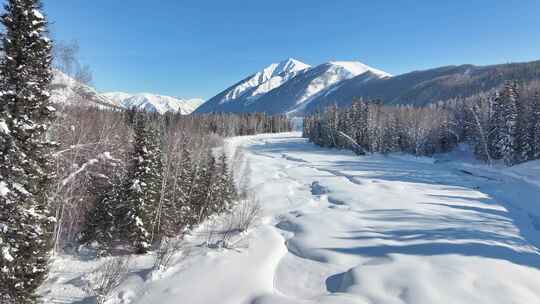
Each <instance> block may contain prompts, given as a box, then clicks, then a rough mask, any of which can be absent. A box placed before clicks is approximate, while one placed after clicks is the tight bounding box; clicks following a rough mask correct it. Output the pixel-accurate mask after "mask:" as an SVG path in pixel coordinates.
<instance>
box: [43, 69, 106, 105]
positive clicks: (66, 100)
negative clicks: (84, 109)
mask: <svg viewBox="0 0 540 304" xmlns="http://www.w3.org/2000/svg"><path fill="white" fill-rule="evenodd" d="M51 100H52V101H53V102H54V103H57V104H69V105H83V106H99V107H108V108H109V107H116V106H117V105H116V104H115V103H114V102H113V101H112V100H111V99H109V98H107V97H106V96H103V95H101V94H99V93H98V92H97V91H96V90H95V89H94V88H92V87H90V86H88V85H85V84H82V83H80V82H78V81H77V80H75V79H74V78H72V77H70V76H68V75H66V74H64V73H62V72H61V71H59V70H53V80H52V84H51Z"/></svg>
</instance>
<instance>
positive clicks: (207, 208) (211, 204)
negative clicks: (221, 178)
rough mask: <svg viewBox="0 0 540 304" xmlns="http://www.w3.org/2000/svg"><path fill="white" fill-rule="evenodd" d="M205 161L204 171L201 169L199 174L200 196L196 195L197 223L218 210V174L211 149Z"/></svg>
mask: <svg viewBox="0 0 540 304" xmlns="http://www.w3.org/2000/svg"><path fill="white" fill-rule="evenodd" d="M205 162H206V164H205V166H204V171H202V172H201V173H202V174H201V175H200V177H201V178H202V183H201V187H200V188H199V191H200V192H199V195H200V196H198V197H199V198H198V204H199V218H198V222H199V223H200V222H202V221H203V220H204V219H206V218H207V217H208V216H209V215H211V214H214V213H216V212H217V210H219V196H218V195H219V191H218V190H219V189H218V184H217V183H216V181H217V178H216V177H217V175H218V174H217V170H216V169H217V166H216V158H215V157H214V155H213V154H212V151H211V150H209V151H208V152H207V157H206V159H205Z"/></svg>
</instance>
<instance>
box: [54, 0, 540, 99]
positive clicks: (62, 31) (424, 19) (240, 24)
mask: <svg viewBox="0 0 540 304" xmlns="http://www.w3.org/2000/svg"><path fill="white" fill-rule="evenodd" d="M44 4H45V12H46V13H47V14H48V16H49V19H50V21H51V22H52V23H53V24H52V25H51V32H52V36H53V38H54V39H56V40H63V41H70V40H74V39H75V40H78V41H79V44H80V46H81V60H82V61H83V62H84V63H85V64H88V65H90V67H91V69H92V71H93V74H94V85H95V86H96V87H97V88H98V90H101V91H111V90H115V91H126V92H132V93H134V92H153V93H160V94H165V95H172V96H179V97H203V98H209V97H212V96H213V95H215V94H217V93H219V91H221V90H222V89H225V88H226V87H228V86H230V85H231V84H233V83H235V82H236V81H238V80H240V79H242V78H244V77H245V76H247V75H249V74H251V73H252V72H255V71H257V70H259V69H261V68H263V67H265V66H266V65H268V64H270V63H272V62H276V61H280V60H282V59H286V58H288V57H294V58H296V59H298V60H301V61H304V62H306V63H308V64H311V65H316V64H320V63H323V62H326V61H329V60H358V61H361V62H363V63H366V64H368V65H371V66H373V67H375V68H379V69H382V70H385V71H387V72H389V73H392V74H401V73H405V72H409V71H412V70H419V69H427V68H432V67H437V66H442V65H449V64H461V63H473V64H492V63H506V62H516V61H529V60H537V59H540V17H539V15H538V14H539V13H540V1H537V0H505V1H498V0H490V1H488V0H468V1H464V0H455V1H433V0H387V1H374V0H371V1H365V0H333V1H328V0H324V1H319V0H317V1H315V0H309V1H308V0H286V1H284V0H272V1H253V0H250V1H239V0H238V1H236V0H229V1H221V0H215V1H205V0H191V1H184V0H153V1H149V0H91V1H88V0H44Z"/></svg>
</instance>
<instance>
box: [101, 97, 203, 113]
mask: <svg viewBox="0 0 540 304" xmlns="http://www.w3.org/2000/svg"><path fill="white" fill-rule="evenodd" d="M101 95H102V96H104V97H106V98H108V99H109V100H111V101H112V102H113V103H114V104H115V105H117V106H119V107H121V108H125V109H133V108H136V109H139V110H144V111H148V112H158V113H160V114H164V113H166V112H172V113H180V114H183V115H188V114H191V113H192V112H193V111H195V109H196V108H197V107H198V106H200V105H201V104H202V103H203V102H204V100H203V99H201V98H192V99H182V98H176V97H171V96H163V95H156V94H150V93H140V94H134V95H132V94H128V93H124V92H110V93H103V94H101Z"/></svg>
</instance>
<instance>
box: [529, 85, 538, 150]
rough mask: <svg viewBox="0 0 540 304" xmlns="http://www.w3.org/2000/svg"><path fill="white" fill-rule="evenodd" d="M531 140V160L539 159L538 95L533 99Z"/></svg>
mask: <svg viewBox="0 0 540 304" xmlns="http://www.w3.org/2000/svg"><path fill="white" fill-rule="evenodd" d="M530 126H531V127H530V132H531V139H532V151H533V153H532V154H533V155H532V158H533V159H540V94H539V93H536V94H535V95H534V98H533V104H532V114H531V122H530Z"/></svg>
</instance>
